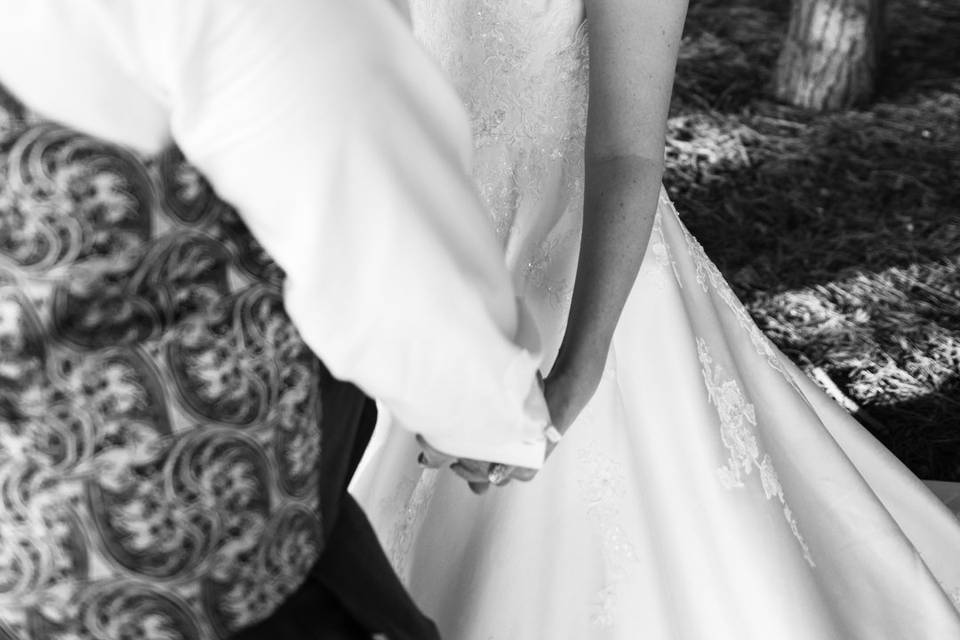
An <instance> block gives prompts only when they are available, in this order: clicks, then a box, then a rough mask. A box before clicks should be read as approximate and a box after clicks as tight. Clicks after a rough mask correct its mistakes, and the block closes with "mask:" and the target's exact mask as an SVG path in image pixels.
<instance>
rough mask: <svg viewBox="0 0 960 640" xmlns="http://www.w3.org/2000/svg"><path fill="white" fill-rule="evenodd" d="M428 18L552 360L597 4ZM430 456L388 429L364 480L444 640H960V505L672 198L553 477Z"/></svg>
mask: <svg viewBox="0 0 960 640" xmlns="http://www.w3.org/2000/svg"><path fill="white" fill-rule="evenodd" d="M410 9H411V14H412V17H413V23H414V28H415V30H416V32H417V35H418V37H419V38H420V40H421V41H422V42H423V43H424V45H425V46H426V47H427V48H428V49H429V50H430V52H431V53H432V54H433V55H434V56H435V57H436V58H437V60H438V61H439V63H440V64H441V65H442V66H443V67H444V69H445V70H446V71H447V72H448V74H449V76H450V77H451V79H452V81H453V82H454V83H455V84H456V86H457V88H458V89H459V91H460V92H461V94H462V96H463V99H464V101H465V102H466V104H467V106H468V108H469V111H470V114H471V116H472V118H473V123H474V130H475V136H476V144H477V158H476V159H477V169H476V180H477V182H478V184H479V186H480V189H481V192H482V194H483V196H484V198H485V199H486V202H487V204H488V205H489V207H490V210H491V211H492V212H493V213H494V216H495V222H496V226H497V230H498V232H499V233H500V235H501V237H502V239H503V243H504V247H505V253H506V258H507V260H508V262H509V265H510V267H511V268H512V270H513V273H514V274H515V277H516V284H517V286H518V287H519V289H520V291H521V292H522V293H523V295H524V296H525V298H526V300H527V302H528V304H529V305H530V307H531V308H532V309H533V312H534V315H535V317H536V319H537V322H538V324H539V327H540V329H541V332H542V334H543V336H544V340H545V344H546V353H547V354H548V358H547V360H546V361H545V362H544V363H543V370H544V371H546V370H548V369H549V366H550V364H551V360H552V357H553V356H554V355H555V353H556V350H557V348H558V345H559V342H560V338H561V336H562V332H563V327H564V320H565V317H566V312H567V307H568V304H569V294H570V289H571V286H572V283H573V275H574V269H575V262H576V256H577V246H578V241H579V221H580V216H581V205H582V189H583V161H582V153H583V144H584V128H585V118H586V85H587V56H586V46H585V33H584V32H585V29H584V27H583V8H582V6H581V4H580V2H579V1H578V0H412V1H411V7H410ZM416 454H417V447H416V444H415V442H414V441H413V437H412V436H411V435H410V434H409V432H407V431H405V430H403V429H399V428H391V425H390V424H389V420H384V421H383V422H382V423H381V425H380V426H379V427H378V431H377V434H376V436H375V438H374V442H373V443H372V445H371V447H370V449H369V451H368V453H367V455H366V457H365V459H364V461H363V463H362V464H361V467H360V471H359V472H358V474H357V477H356V479H355V481H354V485H353V487H352V490H353V492H354V494H355V495H356V496H357V497H358V498H359V500H360V502H361V504H363V505H364V507H365V508H366V510H367V513H368V514H369V516H370V518H371V520H372V521H373V523H374V526H375V527H376V529H377V530H378V532H379V534H380V536H381V539H382V542H383V544H384V547H385V548H386V549H387V552H388V555H389V556H390V557H391V559H392V561H393V562H394V564H395V566H396V568H397V570H398V572H399V573H400V574H401V577H402V578H403V579H404V580H405V582H406V584H407V585H409V588H410V590H411V593H412V594H413V596H414V598H415V599H416V601H417V602H418V603H419V604H420V605H421V606H422V607H423V609H424V610H425V611H426V613H427V614H428V615H430V616H432V617H433V618H434V619H435V620H436V621H437V623H438V624H439V626H440V628H441V631H442V632H443V636H444V637H445V638H448V639H451V640H538V639H544V640H546V639H551V640H555V639H577V640H580V639H594V638H595V639H608V638H609V639H617V640H641V639H642V640H726V639H731V640H732V639H737V640H761V639H762V640H826V639H831V640H905V639H911V640H951V639H958V638H960V614H958V612H957V608H956V607H957V604H958V602H960V523H958V519H957V517H956V515H955V514H954V513H952V512H951V510H950V509H949V508H947V507H945V506H944V504H943V502H941V501H940V500H938V499H937V497H935V496H934V494H933V493H932V492H931V491H930V490H929V489H928V487H927V486H926V485H924V483H922V482H921V481H920V480H918V479H917V478H916V477H915V476H913V475H912V474H911V473H910V472H909V471H908V470H907V469H906V468H905V467H904V466H903V465H902V464H901V463H900V462H899V461H898V460H897V459H896V458H895V457H894V456H893V455H892V454H891V453H890V452H889V451H887V450H886V449H885V448H884V447H882V446H881V445H880V444H879V443H878V442H877V441H876V440H875V439H874V438H873V437H872V436H870V435H869V434H868V433H867V432H866V431H865V430H864V429H863V428H862V427H861V426H860V425H859V424H858V423H857V422H856V421H855V420H854V419H852V418H851V417H850V416H848V415H847V414H846V413H845V412H844V410H843V409H841V408H840V407H839V406H837V405H836V404H834V402H833V401H831V400H830V399H829V398H828V397H827V396H826V395H825V394H824V393H822V392H821V391H820V390H819V389H818V388H817V387H816V386H815V385H814V384H812V383H811V382H810V381H809V380H808V379H807V378H806V377H805V376H804V375H803V373H802V372H801V371H799V370H798V369H797V368H796V367H795V366H794V365H793V364H792V363H791V362H789V361H788V360H787V359H786V358H785V357H784V356H783V355H782V354H781V353H780V352H779V351H777V349H776V348H775V347H774V346H773V345H772V344H771V343H770V342H769V341H768V340H767V338H766V337H765V336H764V335H763V333H762V332H761V331H760V330H759V329H758V328H757V326H756V325H755V324H754V323H753V321H752V320H751V318H750V316H749V315H748V314H747V312H746V310H745V309H744V307H743V306H742V305H741V304H740V302H739V301H738V300H737V298H736V297H735V296H734V294H733V292H732V291H731V289H730V287H729V286H728V284H727V283H726V282H725V281H724V279H723V277H722V276H721V274H720V272H719V271H718V270H717V268H716V267H715V266H714V265H713V264H712V263H711V262H710V260H709V259H708V258H707V256H706V255H705V254H704V252H703V249H702V248H701V246H700V244H699V243H698V242H697V240H696V239H695V238H694V237H693V236H692V235H691V234H690V233H689V232H688V231H687V230H686V228H685V227H684V226H683V224H682V223H681V222H680V220H679V219H678V217H677V213H676V212H675V211H674V208H673V206H672V205H671V203H670V201H669V199H668V198H667V197H666V195H665V194H662V195H661V198H660V204H659V208H658V213H657V218H656V223H655V226H654V230H653V234H652V237H651V239H650V244H649V248H648V249H647V252H646V256H645V258H644V261H643V266H642V267H641V270H640V274H639V276H638V277H637V280H636V284H635V285H634V287H633V290H632V292H631V294H630V296H629V299H628V301H627V303H626V307H625V309H624V311H623V315H622V317H621V319H620V324H619V328H618V330H617V332H616V335H615V336H614V340H613V346H612V348H611V351H610V355H609V358H608V361H607V366H606V371H605V374H604V376H603V380H602V382H601V384H600V387H599V389H598V391H597V393H596V396H595V397H594V398H593V400H592V401H591V402H590V404H589V405H588V407H587V408H586V410H585V411H584V413H583V414H582V416H581V418H580V419H579V420H578V421H577V422H576V424H574V425H573V426H572V428H571V429H570V431H569V432H568V433H567V435H566V436H565V437H564V440H563V441H562V442H561V444H560V446H559V447H558V448H557V449H556V451H555V452H554V454H553V456H552V457H551V458H550V459H549V460H548V462H547V465H546V466H545V468H544V469H543V471H542V472H541V473H540V475H539V476H538V477H537V478H536V479H535V480H534V481H532V482H530V483H528V484H520V483H512V484H510V485H509V486H507V487H505V488H502V489H494V490H491V491H489V492H488V493H487V494H485V495H484V496H482V497H477V496H475V495H473V494H471V493H470V492H469V491H468V489H467V487H466V485H465V484H464V483H463V482H462V481H461V480H460V479H459V478H458V477H456V476H455V475H453V474H452V473H451V472H449V471H446V470H445V471H440V472H438V471H431V470H427V471H424V470H422V469H421V468H420V467H419V466H418V465H417V463H416ZM938 488H940V489H943V490H945V491H947V492H949V491H950V490H952V489H953V486H952V485H939V486H938ZM953 508H954V509H958V508H960V505H954V506H953Z"/></svg>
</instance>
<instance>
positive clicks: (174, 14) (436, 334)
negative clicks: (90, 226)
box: [0, 0, 549, 468]
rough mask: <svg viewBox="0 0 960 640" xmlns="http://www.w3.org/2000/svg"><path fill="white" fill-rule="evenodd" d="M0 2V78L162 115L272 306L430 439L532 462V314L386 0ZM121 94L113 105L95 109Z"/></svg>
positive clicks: (99, 113)
mask: <svg viewBox="0 0 960 640" xmlns="http://www.w3.org/2000/svg"><path fill="white" fill-rule="evenodd" d="M18 4H26V5H31V6H33V8H32V9H31V10H30V11H20V14H21V15H27V14H30V13H43V11H42V9H40V8H38V7H39V6H41V5H51V6H52V5H56V7H55V8H49V9H48V13H47V15H45V16H44V17H43V24H42V26H36V25H35V30H40V29H42V31H43V36H44V38H43V39H44V40H45V41H49V40H56V39H58V38H61V34H59V33H57V31H58V30H63V31H65V32H67V31H69V32H70V33H64V34H63V38H61V39H60V40H59V41H60V42H67V43H69V47H60V48H59V49H54V51H53V52H52V53H44V52H43V51H42V49H43V47H40V46H34V44H35V43H36V42H37V41H36V40H34V41H32V42H31V41H30V40H29V39H28V38H29V37H30V29H29V28H27V29H24V28H23V27H24V26H29V25H23V24H21V25H17V24H16V20H15V19H14V20H12V21H11V20H10V19H9V17H8V16H11V15H12V16H13V17H14V18H16V16H17V15H18V14H17V10H16V5H18ZM7 5H9V7H8V6H7ZM117 7H125V8H123V9H118V8H117ZM130 7H135V9H131V8H130ZM171 7H174V8H171ZM0 9H2V11H0V12H3V13H4V15H5V19H4V21H3V26H2V27H0V40H2V41H4V42H3V44H0V80H3V81H4V82H6V83H7V84H8V86H9V87H10V88H11V89H12V90H13V91H14V92H15V93H19V94H20V95H21V96H22V97H23V98H24V99H25V100H26V101H28V103H32V104H33V106H35V107H36V108H38V109H39V110H40V111H41V112H43V113H46V114H47V115H50V116H52V117H56V118H58V119H60V120H62V121H65V122H66V123H68V124H71V125H74V126H78V127H80V128H85V129H87V130H89V131H91V132H93V133H96V134H98V135H101V136H104V137H107V138H110V139H113V140H115V141H119V142H124V143H127V144H133V145H138V146H141V147H143V146H145V145H147V146H149V145H150V144H152V143H153V141H154V140H156V139H159V138H162V136H163V134H164V133H165V131H166V130H167V128H168V129H169V131H170V132H171V133H172V135H173V137H174V139H175V140H176V141H177V143H178V144H179V146H180V147H181V148H182V149H183V151H184V153H185V154H186V156H187V157H188V158H189V159H190V161H191V162H192V163H194V164H195V165H196V166H197V167H198V168H199V169H200V170H201V171H203V172H204V173H205V174H206V176H207V177H208V179H209V180H210V182H211V183H212V184H213V186H214V188H215V189H216V190H217V192H218V193H219V194H220V195H221V197H223V198H224V199H225V200H227V201H229V202H231V203H232V204H233V205H234V206H236V207H237V209H238V211H239V212H240V214H241V215H242V216H243V218H244V220H245V221H246V223H247V224H248V226H249V227H250V229H251V231H252V232H253V233H254V235H255V236H256V237H257V239H258V240H259V241H260V242H261V243H262V244H263V246H264V247H265V248H266V250H267V251H268V252H269V253H270V254H271V256H272V257H273V258H274V259H275V260H276V261H277V262H278V264H279V265H280V266H281V267H282V268H283V269H284V270H285V271H286V274H287V284H286V291H285V298H286V306H287V310H288V313H289V314H290V316H291V318H292V319H293V321H294V323H295V324H296V326H297V327H298V329H299V330H300V333H301V335H302V336H303V338H304V340H305V341H306V342H307V344H308V345H310V347H311V348H312V349H313V350H314V351H315V352H316V353H317V355H318V356H319V357H320V358H321V359H322V360H323V361H324V362H325V364H326V365H327V367H328V368H329V369H330V370H331V372H332V373H333V374H334V375H336V376H338V377H340V378H341V379H344V380H349V381H351V382H354V383H356V384H357V385H358V386H359V387H360V388H362V389H363V390H364V391H365V392H367V393H368V394H369V395H371V396H373V397H375V398H377V399H378V400H380V401H381V402H382V403H383V404H384V405H385V406H386V408H387V409H388V410H389V412H390V413H391V414H392V415H393V416H394V417H395V418H396V419H397V420H398V421H399V422H400V424H402V425H405V426H407V427H409V428H410V429H411V430H414V431H416V432H419V433H421V434H423V435H424V437H425V438H426V439H427V440H428V441H429V442H430V443H431V444H432V445H433V446H435V447H437V448H438V449H440V450H442V451H445V452H447V453H450V454H452V455H456V456H461V457H471V458H478V459H484V460H494V461H498V462H505V463H509V464H517V465H522V466H526V467H532V468H539V467H540V466H541V464H542V462H543V454H544V438H543V429H544V427H545V426H546V424H547V423H548V421H549V417H548V412H547V409H546V405H545V403H544V400H543V396H542V394H541V393H540V391H539V388H538V386H537V384H536V379H535V374H536V370H537V367H538V365H539V363H540V358H539V351H538V347H537V345H536V339H535V335H536V332H535V331H533V330H531V328H530V327H529V326H528V324H527V321H525V317H526V316H525V314H524V312H523V309H522V305H520V304H519V303H518V302H517V300H516V299H515V298H514V297H513V289H512V286H511V284H510V280H509V275H508V273H507V270H506V267H505V266H504V264H503V259H502V252H501V249H500V247H499V246H498V244H497V241H496V239H495V236H494V233H493V230H492V225H491V223H490V221H489V219H488V217H487V214H486V212H485V211H484V210H483V208H482V206H481V204H480V201H479V197H478V195H477V193H476V191H475V189H474V186H473V184H472V181H471V180H470V177H469V175H470V174H469V153H470V151H469V150H470V147H471V144H470V133H469V125H468V122H467V119H466V115H465V113H464V110H463V107H462V105H461V104H460V102H459V100H458V98H457V97H456V95H455V94H454V93H453V92H452V90H451V89H450V88H449V86H448V84H447V83H446V82H445V80H444V79H443V78H442V76H441V75H440V72H439V71H438V69H436V68H435V66H434V65H433V64H432V63H431V62H430V61H429V60H428V59H427V57H426V56H425V54H423V53H422V52H421V50H420V49H419V47H418V46H417V45H416V43H415V42H414V41H413V39H412V36H411V35H410V33H409V31H408V30H407V28H406V27H405V25H404V23H403V20H402V19H401V18H400V17H399V15H398V13H397V12H396V11H395V9H393V7H392V6H391V5H390V4H389V3H387V2H386V1H385V0H331V1H328V2H316V0H230V1H229V2H228V1H226V0H182V1H181V2H177V3H155V2H153V3H149V2H142V3H141V2H137V3H108V2H106V1H105V0H75V2H71V3H60V2H53V1H52V0H47V1H46V2H44V1H42V0H31V2H29V3H20V2H18V1H15V0H0ZM8 9H9V10H10V11H11V12H12V13H6V12H7V11H8ZM84 11H86V12H87V13H86V14H84V15H83V16H80V17H78V16H77V15H76V14H78V13H82V12H84ZM120 14H123V15H120ZM35 18H36V16H35ZM78 26H79V27H81V28H80V29H78ZM93 27H97V29H94V28H93ZM97 30H99V32H100V33H97ZM21 34H24V35H21ZM65 48H68V49H69V51H66V50H64V49H65ZM25 50H30V51H31V55H30V56H28V57H27V58H26V59H24V57H23V56H22V55H17V54H18V52H21V53H22V52H23V51H25ZM58 51H59V52H60V55H62V56H64V57H63V59H57V58H54V57H53V56H55V55H56V54H57V52H58ZM18 65H25V66H26V67H27V68H26V70H24V68H23V66H21V67H20V68H19V69H18V68H17V67H18ZM38 65H39V66H43V65H45V66H44V68H42V69H38V68H37V67H38ZM31 66H32V67H33V68H32V69H31V68H30V67H31ZM105 67H109V69H107V68H105ZM73 78H86V79H87V83H86V85H83V86H76V81H74V80H73ZM90 78H94V79H95V80H96V82H93V83H91V82H90V80H89V79H90ZM71 85H73V86H71ZM51 86H55V87H56V89H55V90H52V89H50V87H51ZM91 86H92V89H91ZM123 96H134V97H136V100H133V98H124V97H123ZM117 97H120V99H121V100H123V101H124V102H117V103H118V104H124V108H125V109H126V112H125V115H124V117H122V118H119V119H114V118H111V117H105V116H104V111H105V110H106V111H109V110H110V106H111V99H114V100H116V99H117ZM131 100H132V101H133V102H132V103H131V104H126V102H128V101H131ZM141 102H142V103H143V104H141V105H140V107H142V113H143V114H144V116H143V120H142V121H139V122H132V118H133V117H134V116H133V115H131V111H130V109H131V108H136V107H137V106H138V104H139V103H141ZM158 108H159V109H162V111H163V113H165V114H166V115H167V117H166V120H165V121H163V122H161V120H160V119H159V118H158V117H157V115H156V112H157V109H158ZM115 120H116V122H117V124H116V126H114V125H113V124H112V123H113V122H114V121H115ZM121 125H122V126H121ZM136 125H140V126H136ZM521 344H522V345H523V346H521Z"/></svg>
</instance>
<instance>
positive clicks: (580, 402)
mask: <svg viewBox="0 0 960 640" xmlns="http://www.w3.org/2000/svg"><path fill="white" fill-rule="evenodd" d="M603 364H604V363H602V362H599V363H595V364H594V365H592V366H581V367H578V368H575V369H559V370H558V369H556V368H555V369H554V370H553V371H551V372H550V375H548V376H547V377H546V378H545V379H544V381H543V395H544V398H546V401H547V408H548V409H549V410H550V419H551V420H552V421H553V426H554V427H555V428H556V429H557V431H559V432H560V433H561V434H565V433H566V432H567V429H569V428H570V425H572V424H573V422H574V420H576V419H577V416H579V415H580V413H581V412H582V411H583V408H584V407H585V406H587V403H588V402H589V401H590V398H592V397H593V394H594V393H595V392H596V390H597V387H598V386H599V384H600V378H601V376H602V375H603ZM556 446H557V444H556V443H553V442H550V443H548V444H547V456H549V455H550V454H551V453H552V452H553V449H554V448H555V447H556Z"/></svg>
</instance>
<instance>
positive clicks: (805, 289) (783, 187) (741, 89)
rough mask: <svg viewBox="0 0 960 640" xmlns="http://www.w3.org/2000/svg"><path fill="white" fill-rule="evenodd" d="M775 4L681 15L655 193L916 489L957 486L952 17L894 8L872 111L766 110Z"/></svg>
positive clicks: (956, 89) (776, 43)
mask: <svg viewBox="0 0 960 640" xmlns="http://www.w3.org/2000/svg"><path fill="white" fill-rule="evenodd" d="M788 9H789V7H788V2H787V1H786V0H692V3H691V7H690V13H689V18H688V25H687V29H686V32H685V36H684V42H683V46H682V49H681V56H680V58H681V59H680V63H679V67H678V70H677V82H676V88H675V91H674V105H673V111H672V117H671V120H670V126H669V134H668V138H669V139H668V143H667V175H666V178H665V181H666V183H667V187H668V189H669V191H670V194H671V197H672V198H673V199H674V201H675V202H676V204H677V209H678V210H679V211H680V212H681V215H682V216H683V219H684V222H685V223H686V224H687V225H688V226H689V227H690V229H691V230H692V231H693V232H694V233H695V234H696V235H697V237H698V238H699V239H700V240H701V242H702V243H703V245H704V246H705V248H706V249H707V252H708V253H709V254H710V255H711V257H712V258H713V259H714V261H715V262H716V263H717V265H718V266H719V267H720V269H721V270H722V271H723V272H724V274H725V275H726V276H727V278H728V279H729V280H730V283H731V284H732V285H733V287H734V288H735V290H736V291H737V293H738V294H739V295H740V296H741V298H742V299H743V300H744V301H745V302H746V303H747V305H748V307H749V309H750V311H751V313H752V314H753V316H754V318H755V319H756V321H757V322H758V324H759V325H760V326H761V327H762V328H763V329H764V330H765V331H766V332H767V334H768V335H769V336H770V337H771V338H772V339H773V340H774V342H775V343H776V344H777V345H778V346H779V347H780V348H781V349H782V350H783V351H784V352H785V353H786V354H787V355H788V356H790V357H791V358H793V360H794V361H795V362H797V363H798V364H800V366H802V367H803V368H804V369H805V370H806V371H807V373H808V374H810V375H811V376H812V377H813V378H814V379H816V380H817V381H818V382H819V383H820V384H821V385H822V386H823V387H824V388H825V389H826V390H827V391H828V392H829V393H830V394H831V395H833V396H834V397H835V398H836V399H837V400H838V401H839V402H841V403H842V404H844V405H845V406H846V407H847V408H848V409H849V410H850V411H851V412H853V413H854V415H856V416H857V418H858V419H860V421H861V422H862V423H863V424H864V425H865V426H866V427H867V428H868V429H870V430H871V431H872V432H873V433H874V435H876V436H877V437H878V438H879V439H880V440H881V441H882V442H883V443H884V444H885V445H886V446H888V447H889V448H890V449H891V450H892V451H893V452H894V453H895V454H896V455H897V456H898V457H899V458H900V459H901V460H903V461H904V462H905V463H906V464H907V465H908V466H909V467H910V468H911V469H912V470H913V471H914V473H916V474H917V475H919V476H920V477H923V478H927V479H939V480H960V5H958V4H957V3H956V0H889V4H888V20H887V24H888V31H887V36H886V40H885V44H884V57H883V61H882V66H881V69H880V74H881V81H880V91H879V95H878V97H877V99H876V101H875V102H874V103H873V104H872V105H868V106H866V107H864V108H861V109H857V110H849V111H844V112H834V113H831V114H813V113H809V112H806V111H803V110H800V109H794V108H791V107H787V106H784V105H781V104H778V103H776V102H774V101H773V100H771V99H770V98H769V95H770V91H769V86H770V82H771V76H772V74H773V70H774V67H775V61H776V57H777V53H778V52H779V48H780V44H781V42H782V40H783V38H784V34H785V32H786V25H787V14H788Z"/></svg>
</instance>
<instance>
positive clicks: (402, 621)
mask: <svg viewBox="0 0 960 640" xmlns="http://www.w3.org/2000/svg"><path fill="white" fill-rule="evenodd" d="M324 396H325V397H324V401H325V405H326V406H328V407H334V408H335V409H334V411H335V413H334V415H328V416H326V418H325V421H326V422H325V424H324V432H323V433H324V442H325V448H324V452H323V461H322V467H323V469H324V470H325V471H324V480H323V489H322V490H321V504H323V505H325V513H324V515H326V511H327V510H329V511H332V512H333V513H335V514H336V516H335V518H327V520H326V521H325V522H326V524H327V526H326V527H325V532H326V548H325V550H324V552H323V555H322V556H321V557H320V560H319V561H318V562H317V564H316V565H315V566H314V568H313V572H312V573H311V574H310V577H309V578H308V579H307V582H306V583H305V584H304V585H303V587H301V589H300V590H299V591H298V592H297V593H295V594H294V595H293V597H291V598H290V599H289V600H288V601H287V602H286V603H285V604H284V605H283V606H282V607H281V608H280V609H279V610H278V611H277V612H276V613H274V614H273V615H272V616H271V617H270V618H268V619H267V620H265V621H263V622H262V623H261V624H258V625H256V626H254V627H251V628H249V629H247V630H245V631H243V632H241V633H240V634H238V635H237V636H235V640H257V639H259V638H264V639H269V640H301V639H302V640H306V639H316V640H341V639H344V640H346V639H350V640H353V639H354V638H358V639H359V638H370V636H371V633H382V634H383V635H385V636H386V637H387V638H389V639H390V640H438V639H439V637H440V636H439V634H438V633H437V630H436V627H435V626H434V624H433V623H432V622H431V621H430V620H429V619H428V618H427V617H425V616H424V615H423V614H422V613H421V612H420V611H419V610H418V609H417V607H416V605H414V604H413V602H412V601H411V600H410V596H409V595H408V594H407V592H406V591H405V590H404V588H403V586H402V585H401V584H400V581H399V580H398V579H397V577H396V574H395V573H394V571H393V569H392V568H391V566H390V563H389V561H388V560H387V557H386V555H385V554H384V552H383V549H382V547H381V546H380V543H379V542H378V541H377V537H376V535H375V534H374V532H373V529H372V528H371V526H370V523H369V521H368V520H367V517H366V516H365V515H364V513H363V511H362V510H361V509H360V506H359V505H358V504H357V502H356V501H355V500H354V499H353V497H352V496H350V495H349V494H348V493H347V492H346V486H347V484H348V483H349V481H350V476H351V475H352V474H353V471H354V470H355V469H356V466H357V463H359V462H360V457H361V456H362V455H363V451H364V449H365V448H366V445H367V442H368V441H369V440H370V436H371V434H372V433H373V427H374V423H375V422H376V418H377V409H376V404H375V403H374V402H373V401H372V400H370V399H369V398H367V397H366V396H364V395H363V394H362V393H361V392H360V391H359V390H358V389H357V388H356V387H354V386H353V385H349V384H345V383H342V382H339V381H336V382H335V383H333V384H331V385H328V386H327V387H326V389H325V393H324ZM347 451H350V452H351V453H350V455H349V456H347V455H343V454H344V452H347Z"/></svg>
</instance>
